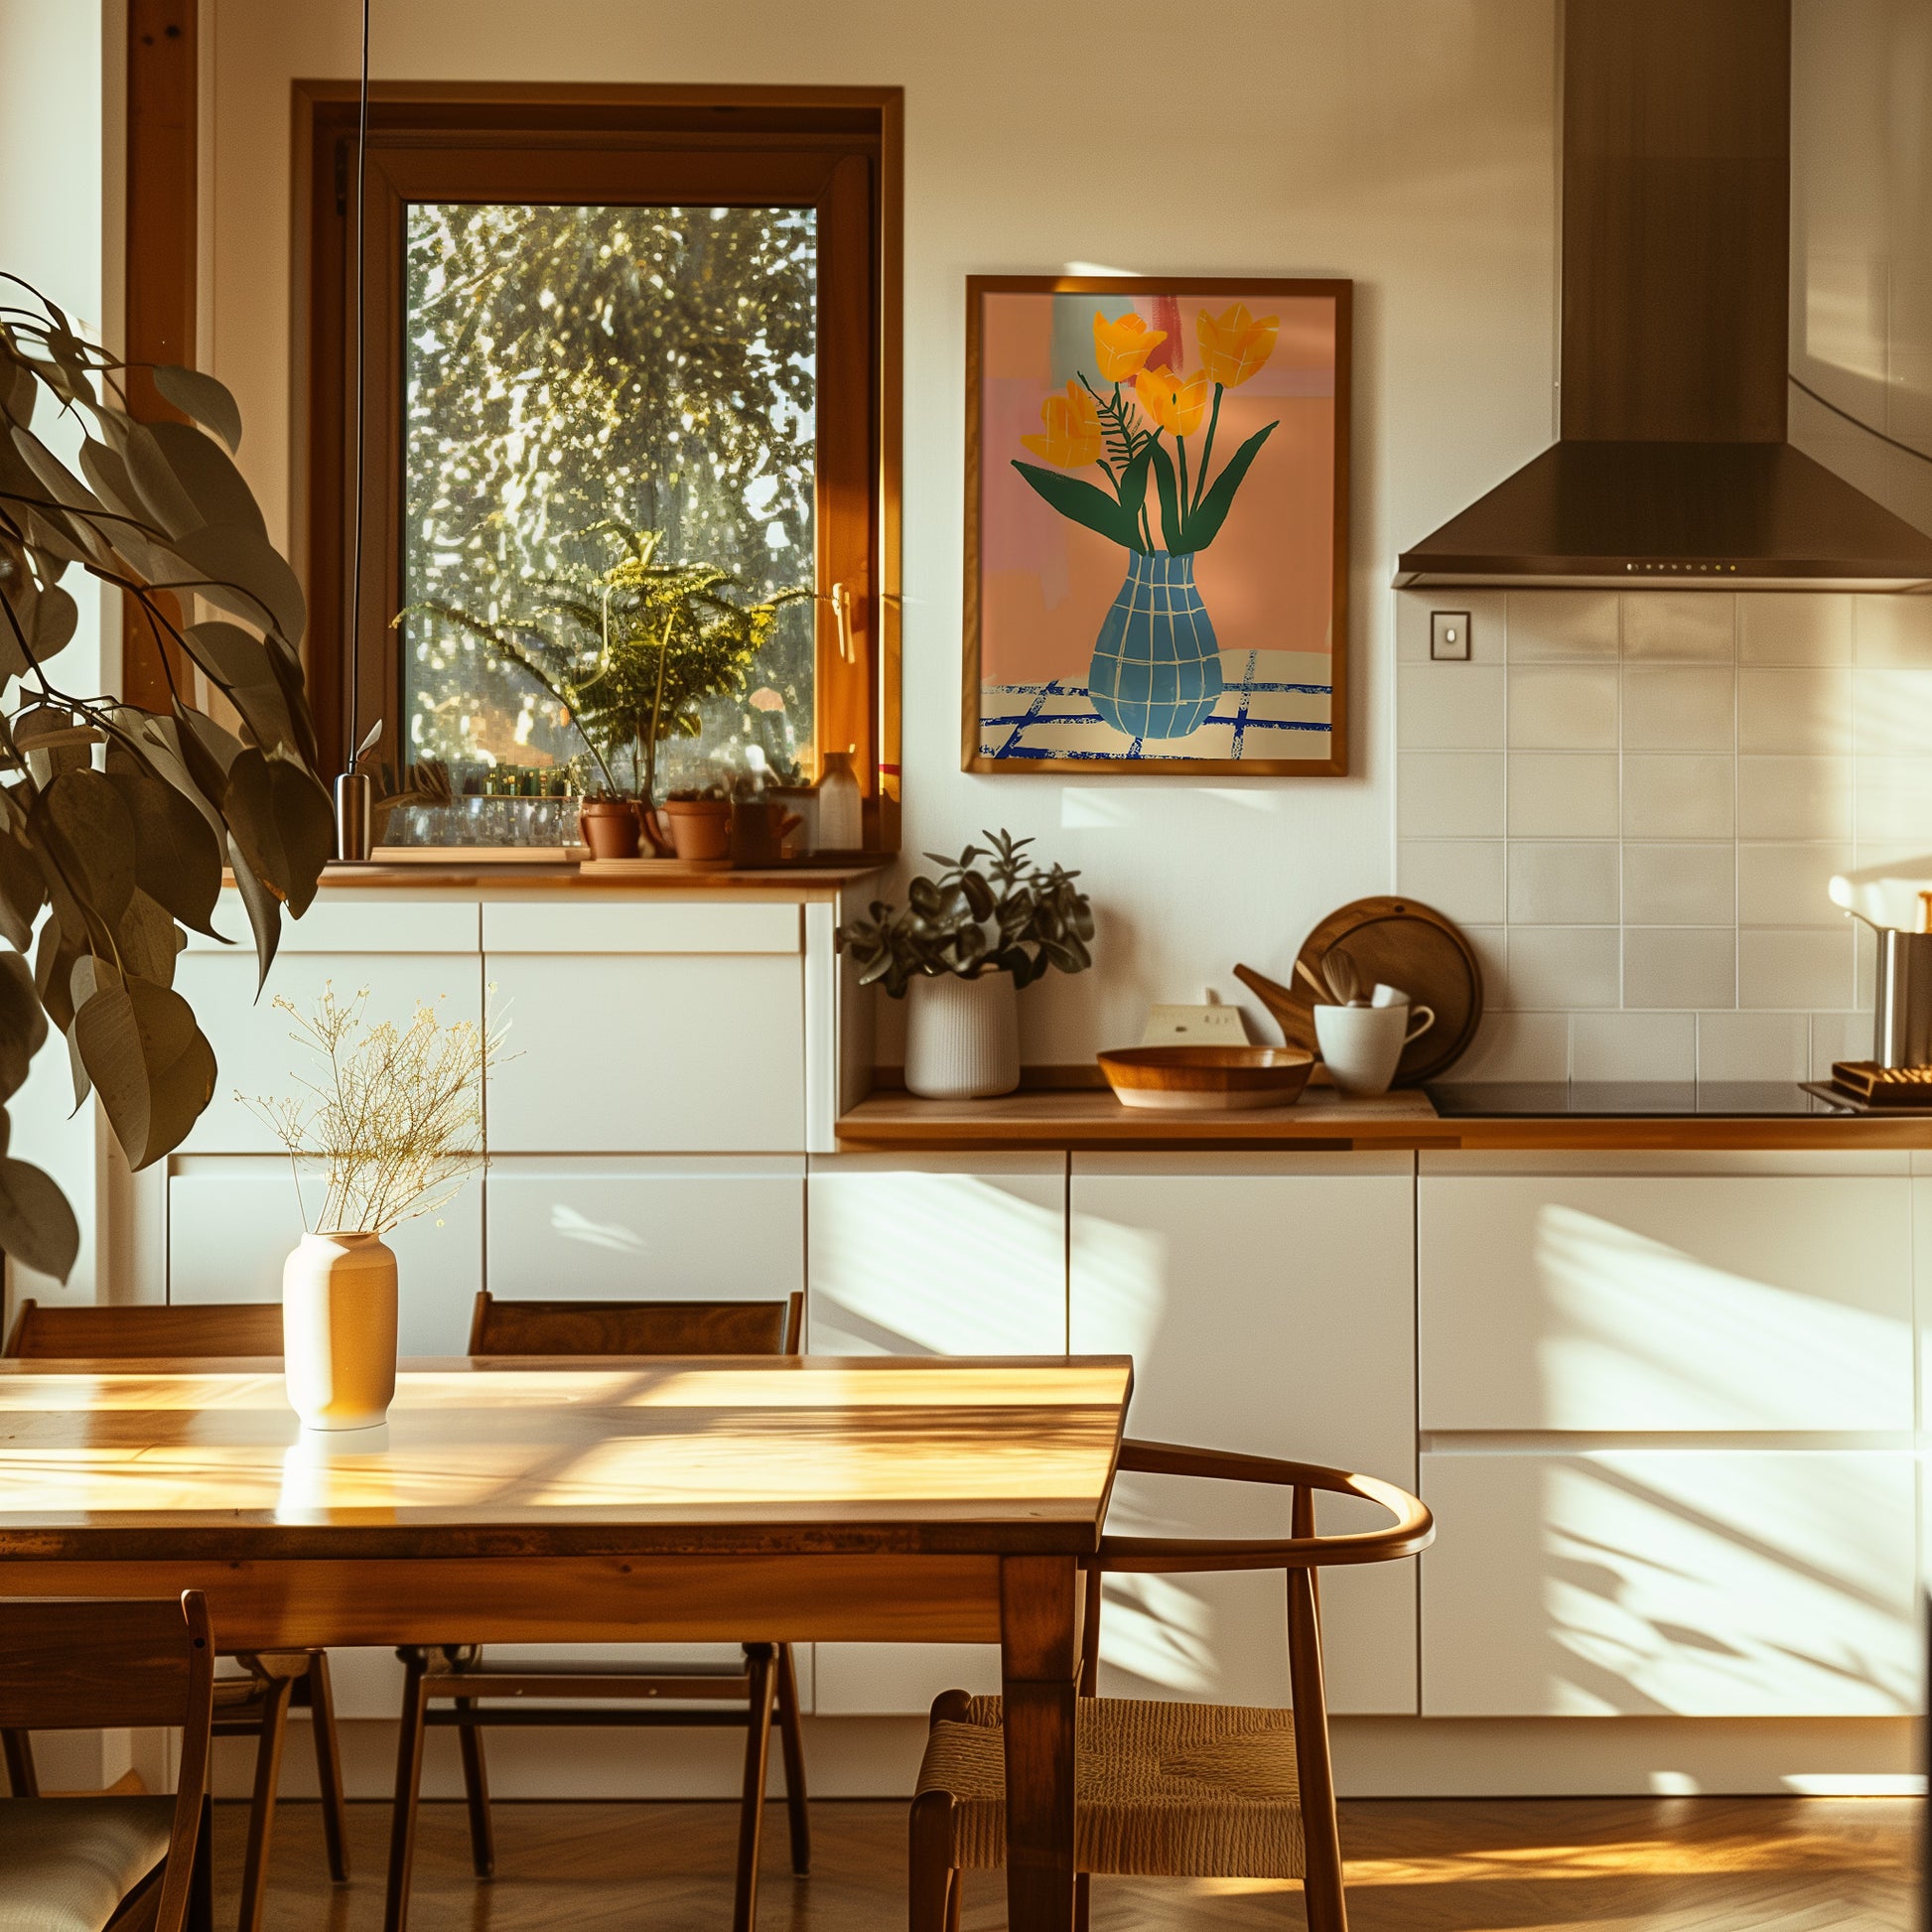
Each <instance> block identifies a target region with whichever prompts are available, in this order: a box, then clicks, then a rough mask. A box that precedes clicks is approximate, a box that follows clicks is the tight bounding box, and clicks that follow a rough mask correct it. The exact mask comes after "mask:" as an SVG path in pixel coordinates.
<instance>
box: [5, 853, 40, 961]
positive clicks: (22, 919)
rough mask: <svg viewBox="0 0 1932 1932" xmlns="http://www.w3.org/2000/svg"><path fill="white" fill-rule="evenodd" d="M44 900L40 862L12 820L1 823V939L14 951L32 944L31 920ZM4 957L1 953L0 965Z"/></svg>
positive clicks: (32, 928)
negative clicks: (24, 841)
mask: <svg viewBox="0 0 1932 1932" xmlns="http://www.w3.org/2000/svg"><path fill="white" fill-rule="evenodd" d="M46 903H47V879H46V877H45V875H44V874H43V873H42V871H41V868H40V862H39V861H38V860H37V859H36V858H35V857H34V855H33V853H32V852H31V851H29V850H28V848H27V846H26V845H25V844H24V843H23V835H22V834H21V833H20V832H17V831H16V830H15V829H14V827H13V826H12V824H11V823H6V824H0V938H4V939H5V940H6V942H7V944H8V945H10V946H12V947H14V948H15V950H16V951H19V952H23V953H24V952H25V951H26V950H27V948H28V947H29V945H31V944H32V943H33V936H34V921H35V920H36V919H37V918H39V917H40V911H41V907H42V906H43V905H45V904H46ZM6 959H7V955H6V954H5V953H0V966H4V965H5V962H6Z"/></svg>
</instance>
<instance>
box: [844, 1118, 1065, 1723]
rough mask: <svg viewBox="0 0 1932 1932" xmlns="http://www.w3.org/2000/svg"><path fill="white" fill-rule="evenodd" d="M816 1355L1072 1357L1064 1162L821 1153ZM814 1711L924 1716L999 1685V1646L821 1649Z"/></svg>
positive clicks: (1001, 1157) (1041, 1158)
mask: <svg viewBox="0 0 1932 1932" xmlns="http://www.w3.org/2000/svg"><path fill="white" fill-rule="evenodd" d="M806 1199H807V1217H806V1226H807V1231H808V1232H807V1272H808V1275H809V1278H810V1289H809V1295H808V1302H807V1308H808V1325H807V1330H806V1335H807V1341H808V1345H809V1346H810V1348H811V1351H812V1353H813V1354H815V1355H1059V1354H1064V1353H1065V1352H1066V1159H1065V1156H1063V1155H1059V1154H1046V1155H1029V1154H1015V1155H986V1156H981V1157H977V1158H975V1157H970V1156H960V1157H956V1158H953V1157H938V1158H935V1159H929V1160H921V1159H916V1158H914V1159H898V1158H895V1157H891V1156H885V1155H841V1156H834V1157H829V1158H820V1157H818V1156H816V1155H815V1156H813V1157H812V1161H811V1172H810V1174H809V1177H808V1179H807V1181H806ZM817 1651H818V1676H817V1709H818V1711H819V1713H820V1715H825V1714H827V1713H833V1714H838V1715H842V1716H857V1715H866V1716H878V1715H892V1714H903V1713H910V1714H915V1715H919V1716H923V1715H924V1714H925V1712H926V1711H927V1710H928V1709H929V1707H930V1706H931V1703H932V1700H933V1699H934V1698H935V1697H937V1696H938V1694H939V1693H940V1692H941V1691H944V1690H949V1689H952V1688H955V1687H957V1688H958V1689H960V1690H965V1691H984V1692H990V1691H997V1690H998V1689H999V1688H1000V1655H999V1650H998V1647H997V1646H996V1645H992V1644H853V1643H822V1644H819V1645H818V1646H817Z"/></svg>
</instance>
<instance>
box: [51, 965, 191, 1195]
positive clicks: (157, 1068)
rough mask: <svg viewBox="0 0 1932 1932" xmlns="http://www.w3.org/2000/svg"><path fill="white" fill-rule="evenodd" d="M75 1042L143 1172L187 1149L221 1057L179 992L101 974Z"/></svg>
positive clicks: (80, 1014) (77, 1023) (82, 1010)
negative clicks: (177, 1150)
mask: <svg viewBox="0 0 1932 1932" xmlns="http://www.w3.org/2000/svg"><path fill="white" fill-rule="evenodd" d="M73 1036H74V1038H75V1039H76V1040H77V1041H78V1043H79V1047H80V1055H81V1059H82V1060H83V1062H84V1063H85V1065H86V1069H87V1073H88V1075H89V1077H90V1078H91V1079H92V1081H93V1083H94V1091H95V1092H96V1093H97V1094H98V1095H99V1096H100V1104H101V1106H102V1108H103V1109H104V1110H105V1112H106V1114H107V1119H108V1122H109V1124H110V1125H111V1126H112V1127H113V1129H114V1137H115V1139H116V1140H118V1141H119V1142H120V1144H121V1146H122V1148H123V1150H125V1152H126V1154H127V1158H128V1161H129V1162H130V1164H131V1165H132V1166H133V1167H134V1169H135V1170H136V1171H137V1172H138V1171H139V1170H140V1169H142V1168H146V1167H150V1166H152V1165H153V1164H154V1163H155V1162H156V1161H158V1160H160V1159H161V1157H162V1156H163V1155H164V1154H167V1153H169V1152H170V1151H171V1150H173V1149H174V1148H177V1147H179V1146H180V1145H181V1143H182V1141H183V1140H185V1139H186V1138H187V1135H188V1132H189V1129H190V1128H192V1127H193V1126H194V1125H195V1122H196V1120H197V1119H198V1118H199V1117H200V1116H201V1113H202V1110H203V1109H204V1108H205V1107H207V1103H208V1101H209V1100H210V1099H212V1098H213V1095H214V1051H213V1049H212V1048H211V1047H210V1046H209V1045H208V1043H207V1040H206V1039H205V1038H204V1037H203V1036H202V1032H201V1029H200V1028H199V1027H197V1026H196V1024H195V1014H194V1011H193V1009H192V1008H191V1007H190V1006H189V1004H188V1002H187V1001H186V1000H184V999H183V998H182V997H181V995H180V994H179V993H175V992H172V991H170V990H169V989H168V988H167V987H162V986H151V985H149V984H148V983H147V982H145V981H143V980H138V979H124V978H121V977H119V976H116V975H102V976H101V979H100V983H99V984H98V986H97V989H96V990H95V992H94V993H93V994H92V995H90V996H89V997H88V998H87V999H86V1000H85V1001H84V1002H82V1003H81V1004H80V1005H79V1006H78V1007H77V1008H76V1009H75V1012H74V1016H73Z"/></svg>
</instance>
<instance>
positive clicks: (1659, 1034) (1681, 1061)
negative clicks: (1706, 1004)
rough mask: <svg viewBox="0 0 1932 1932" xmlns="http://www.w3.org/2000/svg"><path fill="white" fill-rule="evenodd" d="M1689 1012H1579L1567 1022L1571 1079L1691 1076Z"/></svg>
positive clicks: (1694, 1059) (1693, 1035) (1694, 1032)
mask: <svg viewBox="0 0 1932 1932" xmlns="http://www.w3.org/2000/svg"><path fill="white" fill-rule="evenodd" d="M1697 1063H1698V1023H1697V1015H1696V1014H1694V1013H1580V1014H1577V1015H1576V1016H1575V1017H1574V1018H1573V1019H1572V1020H1571V1022H1570V1077H1571V1078H1572V1079H1573V1080H1692V1079H1695V1078H1696V1077H1697Z"/></svg>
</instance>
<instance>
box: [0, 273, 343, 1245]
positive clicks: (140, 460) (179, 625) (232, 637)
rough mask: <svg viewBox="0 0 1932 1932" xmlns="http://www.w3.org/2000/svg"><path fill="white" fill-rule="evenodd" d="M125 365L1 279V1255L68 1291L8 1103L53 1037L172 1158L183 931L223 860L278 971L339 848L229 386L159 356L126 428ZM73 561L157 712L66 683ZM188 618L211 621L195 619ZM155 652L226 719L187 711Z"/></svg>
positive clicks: (42, 1192) (81, 1094)
mask: <svg viewBox="0 0 1932 1932" xmlns="http://www.w3.org/2000/svg"><path fill="white" fill-rule="evenodd" d="M10 296H19V297H24V298H25V299H13V300H9V299H7V298H8V297H10ZM130 366H131V365H130V364H128V363H125V362H123V361H121V360H119V359H118V358H116V357H114V356H111V355H109V354H107V353H106V352H105V351H104V350H103V349H101V348H100V347H99V346H98V345H95V344H92V343H89V342H87V341H86V340H84V339H83V338H82V337H81V335H80V334H79V333H78V331H77V330H76V329H75V328H74V326H73V324H72V323H71V322H70V321H69V318H68V317H67V316H66V315H65V314H64V313H63V312H62V311H61V310H60V309H59V308H58V307H56V306H55V305H54V304H53V303H51V302H48V301H46V300H45V299H44V298H43V297H42V296H41V295H40V294H39V293H38V291H36V290H35V289H33V288H32V287H31V286H29V285H28V284H27V283H25V282H22V281H20V280H19V279H18V278H17V277H15V276H10V275H0V692H4V697H0V939H3V940H4V941H5V946H4V948H0V1249H4V1250H6V1251H7V1252H8V1253H10V1254H12V1255H14V1256H16V1257H17V1258H18V1259H19V1260H21V1261H22V1262H25V1263H26V1264H27V1265H28V1266H30V1267H33V1268H36V1269H39V1270H41V1271H43V1272H44V1273H47V1274H50V1275H56V1276H60V1277H62V1278H65V1277H66V1275H67V1274H68V1271H69V1269H70V1268H71V1267H72V1265H73V1259H74V1255H75V1253H76V1251H77V1247H78V1242H79V1230H78V1227H77V1225H76V1223H75V1221H74V1217H73V1212H72V1209H71V1208H70V1207H69V1204H68V1202H67V1200H66V1199H65V1198H64V1196H63V1195H62V1193H61V1190H60V1188H59V1187H58V1186H57V1185H56V1184H55V1182H54V1180H53V1179H52V1178H51V1177H50V1176H49V1175H48V1174H47V1173H45V1172H44V1171H43V1170H41V1169H39V1168H36V1167H34V1166H32V1165H31V1164H30V1163H28V1162H26V1161H22V1160H18V1159H16V1158H14V1157H12V1156H11V1155H9V1154H8V1153H7V1152H6V1140H5V1135H6V1127H7V1122H6V1116H5V1111H4V1103H5V1101H6V1100H7V1099H9V1098H10V1097H11V1096H12V1095H13V1094H15V1093H16V1092H18V1091H19V1089H20V1087H21V1085H22V1083H23V1082H24V1081H25V1079H26V1077H27V1072H28V1067H29V1064H30V1062H31V1061H32V1059H33V1056H34V1054H35V1052H36V1051H37V1050H38V1049H39V1048H40V1046H41V1045H42V1043H43V1042H44V1041H45V1039H46V1037H47V1034H48V1029H49V1026H50V1023H51V1025H52V1026H53V1027H54V1028H56V1029H58V1030H59V1031H60V1032H61V1033H63V1034H65V1035H66V1036H67V1044H68V1057H69V1064H70V1066H71V1068H72V1074H73V1086H74V1104H75V1105H76V1106H78V1105H79V1104H80V1103H81V1102H83V1101H84V1100H85V1099H86V1097H87V1095H88V1093H89V1092H90V1091H91V1092H93V1093H96V1094H98V1096H99V1098H100V1104H101V1108H102V1111H103V1112H104V1113H105V1115H106V1117H107V1121H108V1125H109V1126H110V1127H111V1128H112V1130H113V1132H114V1135H115V1137H116V1139H117V1140H118V1141H119V1142H120V1144H121V1147H122V1148H123V1150H124V1151H125V1152H126V1155H127V1158H128V1160H129V1161H130V1162H131V1163H132V1165H133V1166H134V1167H136V1168H144V1167H147V1166H149V1165H150V1164H151V1163H153V1162H155V1161H158V1160H160V1159H161V1158H162V1156H164V1155H165V1154H167V1153H168V1152H169V1151H170V1150H171V1149H172V1148H175V1147H177V1146H179V1145H180V1143H181V1141H182V1139H183V1137H184V1136H185V1135H186V1134H187V1133H188V1131H189V1129H190V1128H191V1127H193V1126H194V1124H195V1121H196V1119H197V1118H198V1117H199V1115H200V1114H201V1112H202V1110H203V1108H205V1107H206V1106H207V1103H208V1100H209V1099H210V1097H211V1096H212V1094H213V1092H214V1071H215V1069H214V1054H213V1051H212V1049H211V1048H210V1047H209V1045H208V1043H207V1039H206V1038H205V1037H204V1036H203V1035H202V1032H201V1029H200V1028H199V1027H198V1026H197V1025H196V1022H195V1015H194V1013H193V1012H192V1011H191V1010H190V1008H189V1005H188V1003H187V1001H186V1000H184V999H183V998H182V996H181V995H180V994H179V993H177V992H176V991H175V990H174V985H173V981H174V973H175V955H176V953H177V952H178V951H179V950H180V948H181V946H182V944H183V943H184V934H183V931H182V928H183V927H184V926H187V927H192V928H193V929H194V930H196V931H198V932H206V933H209V934H210V935H212V936H215V937H219V936H220V935H219V934H216V933H214V929H213V927H212V926H211V925H210V923H209V920H210V918H211V916H212V914H213V911H214V906H215V899H216V896H217V895H218V894H219V892H220V890H221V872H222V868H223V866H227V867H229V868H231V869H232V871H233V874H234V879H235V885H236V887H237V888H238V890H239V892H240V895H241V898H242V901H243V903H244V904H245V906H246V907H247V912H248V918H249V921H250V924H251V926H252V927H253V931H254V939H255V951H256V956H257V958H258V959H259V961H260V969H261V973H262V975H263V976H266V974H267V972H268V967H269V963H270V961H271V960H272V959H273V958H274V955H275V947H276V941H277V939H278V937H279V935H280V931H281V914H282V908H283V907H284V906H286V907H287V909H288V910H289V911H290V912H291V913H293V914H295V915H297V916H300V914H301V913H302V912H303V911H304V910H305V909H306V908H307V907H308V905H309V902H310V900H311V899H312V898H313V897H315V893H316V886H317V882H318V881H319V879H320V877H321V874H322V869H323V866H324V865H325V864H326V863H327V861H328V859H329V857H330V854H331V852H332V851H333V849H334V840H335V820H334V814H333V812H332V810H331V807H330V802H329V794H328V792H327V791H326V790H325V788H324V786H323V784H322V781H321V779H320V778H319V777H318V775H317V771H316V762H317V754H316V738H315V727H314V723H313V721H312V719H311V717H310V712H309V702H308V697H307V694H306V691H305V689H304V685H303V679H302V663H301V658H300V656H299V654H298V646H299V644H300V642H301V637H302V629H303V624H304V621H305V612H304V607H303V599H302V590H301V586H300V585H299V584H298V583H297V582H296V579H295V574H294V572H293V571H291V570H290V568H289V566H288V565H287V564H286V563H285V562H284V561H283V560H282V558H281V557H280V556H279V555H278V554H277V553H276V550H275V547H274V545H273V544H272V543H270V541H269V539H268V532H267V528H266V526H265V525H264V523H263V521H262V514H261V511H260V510H259V509H258V508H257V507H256V503H255V499H254V496H253V494H252V493H251V492H250V490H249V488H248V485H247V483H244V482H243V481H242V478H241V473H240V472H239V471H238V470H237V469H236V468H235V466H234V462H233V460H232V452H233V451H234V450H235V449H236V447H237V446H238V445H239V443H240V440H241V418H240V412H239V411H238V410H237V409H236V407H235V402H234V398H233V397H232V396H231V395H230V394H229V393H228V391H227V390H226V389H225V388H223V387H222V385H221V384H220V383H219V382H216V381H215V380H214V379H213V378H212V377H211V376H207V375H202V374H199V373H197V372H196V371H194V370H192V369H178V368H166V367H161V368H154V369H153V370H152V371H151V373H152V375H153V379H154V384H155V387H156V389H157V390H158V391H159V392H160V394H161V395H162V397H163V398H164V399H165V400H166V401H167V402H168V403H170V404H172V405H173V406H174V408H175V409H177V410H179V411H180V412H181V414H182V415H183V416H184V417H185V418H187V419H188V420H186V421H180V422H172V421H171V422H141V421H137V420H136V419H135V417H134V415H133V414H132V413H131V411H130V409H129V407H128V400H127V394H126V390H125V387H124V385H123V380H122V378H123V376H124V374H125V372H126V370H127V369H128V368H129V367H130ZM63 451H70V452H71V453H72V455H71V457H69V456H68V455H64V454H61V452H63ZM72 569H79V570H81V571H84V572H86V573H87V574H89V575H90V576H93V577H97V578H99V579H100V580H101V581H102V582H103V583H106V584H111V585H113V586H114V587H115V588H116V589H118V590H119V591H120V593H121V595H122V597H123V599H124V600H126V602H127V604H128V605H129V606H131V608H132V610H133V611H134V613H135V615H136V618H137V626H136V628H137V631H138V632H139V633H140V634H143V635H145V637H146V638H147V640H148V641H149V643H150V644H151V645H152V647H153V649H154V650H155V652H156V653H157V655H158V656H159V658H160V661H161V665H162V668H163V671H164V673H165V674H166V677H167V681H168V686H169V694H170V695H169V702H168V707H167V709H166V710H165V711H161V712H148V711H142V710H139V709H137V708H136V707H134V706H132V705H130V704H127V703H125V702H123V701H121V700H120V699H117V698H113V697H108V696H103V695H101V694H99V693H97V692H88V691H85V690H84V689H83V690H79V691H75V690H71V689H69V688H68V686H67V684H66V682H65V680H64V673H63V669H62V666H61V665H60V662H59V659H60V656H61V653H62V651H63V650H64V649H65V648H66V647H67V645H68V644H69V642H70V641H71V640H72V638H73V634H74V630H75V627H76V623H77V620H78V607H77V606H76V605H75V603H74V600H73V597H72V595H71V594H70V593H69V591H68V590H67V589H66V587H65V586H64V584H63V582H62V579H63V578H64V577H65V576H66V575H67V573H68V572H69V570H72ZM195 606H200V607H203V608H205V609H206V610H207V611H208V612H209V613H211V614H210V615H207V616H204V617H202V618H200V619H199V620H198V621H188V619H187V618H186V617H185V616H184V615H183V613H184V612H185V611H188V610H191V609H192V608H194V607H195ZM164 645H170V646H172V647H173V648H174V649H175V650H177V651H178V652H179V654H180V659H181V660H182V661H185V662H186V663H189V664H192V665H193V666H194V667H195V668H196V669H197V670H198V671H199V672H200V673H201V674H202V676H203V678H204V679H205V680H206V681H207V684H208V685H209V686H210V687H211V688H212V689H214V690H216V691H218V692H219V693H220V694H221V696H222V697H223V698H224V699H225V700H226V701H227V703H228V704H229V705H230V706H231V707H232V709H233V712H234V714H235V717H236V718H237V720H238V721H239V729H238V730H237V731H229V730H227V729H226V728H224V727H223V726H221V725H219V724H217V723H216V722H215V721H214V720H213V719H212V718H210V717H208V716H207V714H206V713H205V712H203V711H201V710H198V709H197V708H196V707H195V706H194V705H193V704H192V703H191V702H190V701H189V693H187V692H186V691H184V690H183V689H182V687H181V684H180V682H179V681H178V680H177V678H176V675H175V671H174V667H173V665H172V664H171V663H170V659H169V654H168V651H167V649H165V648H164ZM43 913H45V914H46V916H45V917H44V918H43V916H42V915H43ZM30 953H31V955H32V964H31V965H30V964H29V957H28V956H29V954H30Z"/></svg>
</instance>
